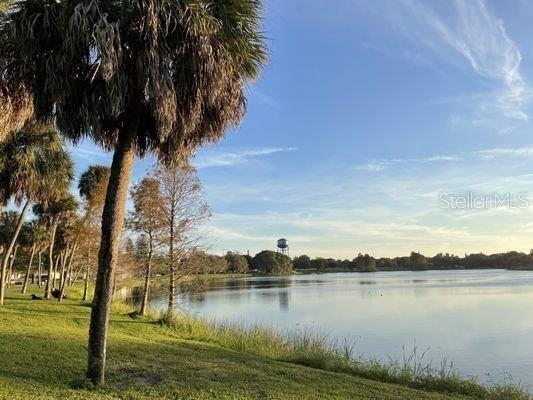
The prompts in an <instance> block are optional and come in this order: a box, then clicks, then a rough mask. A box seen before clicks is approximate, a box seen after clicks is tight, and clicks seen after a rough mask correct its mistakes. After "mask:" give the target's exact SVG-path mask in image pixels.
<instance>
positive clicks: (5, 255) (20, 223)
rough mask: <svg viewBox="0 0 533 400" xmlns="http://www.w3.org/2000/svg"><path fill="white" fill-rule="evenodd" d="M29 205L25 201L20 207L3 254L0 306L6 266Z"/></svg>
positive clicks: (3, 292)
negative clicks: (13, 229)
mask: <svg viewBox="0 0 533 400" xmlns="http://www.w3.org/2000/svg"><path fill="white" fill-rule="evenodd" d="M29 204H30V202H29V201H26V203H24V207H22V210H21V211H20V215H19V219H18V220H17V227H16V228H15V233H14V234H13V237H12V238H11V241H10V242H9V246H8V247H7V250H6V252H5V253H4V259H3V260H2V271H0V305H3V304H4V296H5V293H6V292H5V290H6V288H5V283H6V282H5V281H6V278H7V276H6V273H7V265H8V263H9V256H10V255H11V252H12V251H13V248H14V247H15V243H16V242H17V239H18V236H19V233H20V229H21V228H22V222H23V220H24V214H25V213H26V210H27V209H28V205H29Z"/></svg>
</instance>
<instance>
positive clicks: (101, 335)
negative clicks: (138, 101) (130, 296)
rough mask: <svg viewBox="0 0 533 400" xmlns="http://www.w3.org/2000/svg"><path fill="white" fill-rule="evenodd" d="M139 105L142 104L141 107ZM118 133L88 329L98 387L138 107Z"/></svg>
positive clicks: (91, 373) (90, 374)
mask: <svg viewBox="0 0 533 400" xmlns="http://www.w3.org/2000/svg"><path fill="white" fill-rule="evenodd" d="M139 106H140V105H139ZM134 108H135V110H133V109H132V110H131V111H132V112H131V113H128V117H129V118H126V125H125V126H124V128H123V130H122V131H121V132H120V133H119V137H118V142H117V144H116V147H115V153H114V155H113V163H112V164H111V174H110V177H109V184H108V186H107V193H106V199H105V204H104V210H103V213H102V238H101V242H100V252H99V254H98V274H97V276H96V285H95V290H94V299H93V306H92V311H91V325H90V328H89V348H88V359H87V378H88V379H90V380H91V381H92V382H93V383H94V384H95V385H100V384H103V383H104V374H105V361H106V346H107V330H108V325H109V313H110V311H111V301H112V299H113V282H114V278H115V269H116V264H117V259H118V256H119V250H120V241H121V236H122V229H123V225H124V214H125V208H126V200H127V197H128V188H129V184H130V180H131V170H132V166H133V157H134V149H133V137H132V136H133V134H135V133H136V132H137V129H138V126H139V108H140V107H134Z"/></svg>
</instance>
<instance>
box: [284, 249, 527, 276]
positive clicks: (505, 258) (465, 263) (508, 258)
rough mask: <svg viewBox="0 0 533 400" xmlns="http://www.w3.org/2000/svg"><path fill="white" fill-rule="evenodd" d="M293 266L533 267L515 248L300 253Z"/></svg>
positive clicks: (312, 268) (330, 269)
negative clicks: (429, 253)
mask: <svg viewBox="0 0 533 400" xmlns="http://www.w3.org/2000/svg"><path fill="white" fill-rule="evenodd" d="M293 266H294V269H295V270H299V271H305V270H309V271H318V272H334V271H354V272H356V271H357V272H376V271H401V270H406V271H422V270H439V269H487V268H503V269H533V251H532V252H531V253H529V254H526V253H521V252H517V251H510V252H507V253H497V254H490V255H487V254H483V253H474V254H465V255H464V256H463V257H460V256H457V255H454V254H448V253H446V254H442V253H439V254H437V255H435V256H434V257H426V256H424V255H423V254H420V253H417V252H414V251H413V252H412V253H411V255H409V256H406V257H395V258H386V257H382V258H374V257H372V256H370V255H368V254H364V255H363V254H359V255H358V256H357V257H355V258H354V259H352V260H348V259H344V260H336V259H333V258H322V257H317V258H313V259H312V258H310V257H309V256H307V255H301V256H298V257H295V258H294V259H293Z"/></svg>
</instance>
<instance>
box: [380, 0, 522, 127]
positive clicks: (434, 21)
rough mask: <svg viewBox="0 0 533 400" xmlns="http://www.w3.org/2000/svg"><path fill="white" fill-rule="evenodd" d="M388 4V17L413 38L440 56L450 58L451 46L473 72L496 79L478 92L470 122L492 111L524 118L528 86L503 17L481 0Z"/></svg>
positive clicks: (485, 117) (487, 116)
mask: <svg viewBox="0 0 533 400" xmlns="http://www.w3.org/2000/svg"><path fill="white" fill-rule="evenodd" d="M389 9H390V10H393V11H389V12H390V13H391V14H392V15H390V18H391V20H392V21H393V22H394V23H395V24H396V25H397V26H398V27H399V28H400V29H401V30H402V31H403V32H404V33H405V34H406V35H407V36H409V37H411V38H412V39H413V42H414V43H416V44H423V45H425V46H426V47H428V48H430V49H431V50H432V51H434V52H436V53H442V54H441V55H442V57H443V59H445V60H450V57H449V52H450V50H451V51H452V52H454V53H455V54H458V55H460V57H461V58H462V59H463V60H466V61H467V62H468V65H469V66H470V67H471V68H472V70H473V71H474V72H475V73H476V74H478V75H479V76H481V77H483V78H486V79H487V80H488V81H490V82H493V83H494V84H495V87H494V89H493V90H492V91H491V92H489V93H484V94H483V97H482V98H479V100H478V102H477V109H476V110H475V113H476V114H477V115H476V116H475V118H474V120H473V122H480V123H481V122H483V121H484V122H486V123H490V121H493V120H494V117H495V115H494V114H495V113H497V114H498V115H499V116H500V117H504V118H506V119H509V120H515V121H525V120H527V119H528V115H527V113H526V111H525V109H524V102H525V101H526V97H528V96H529V93H528V92H529V90H528V88H527V86H526V83H525V82H524V79H523V76H522V73H521V71H520V67H521V62H522V54H521V52H520V49H519V48H518V46H517V44H516V43H515V42H514V41H513V40H512V39H511V38H510V37H509V35H508V34H507V31H506V29H505V25H504V23H503V21H502V20H501V19H500V18H498V17H497V16H495V15H494V14H493V13H492V12H491V11H490V10H489V8H488V7H487V5H486V3H485V2H484V1H483V0H453V1H449V2H444V3H442V2H426V1H421V0H401V1H399V2H396V3H392V4H391V7H389ZM505 129H506V128H501V129H500V130H505Z"/></svg>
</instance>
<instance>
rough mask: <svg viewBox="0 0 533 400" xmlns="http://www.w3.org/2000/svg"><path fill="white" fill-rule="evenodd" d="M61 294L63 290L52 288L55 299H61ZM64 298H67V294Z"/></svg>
mask: <svg viewBox="0 0 533 400" xmlns="http://www.w3.org/2000/svg"><path fill="white" fill-rule="evenodd" d="M60 294H61V291H60V290H59V289H54V290H52V296H53V297H54V298H55V299H59V295H60ZM63 298H64V299H66V298H67V296H66V295H63Z"/></svg>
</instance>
